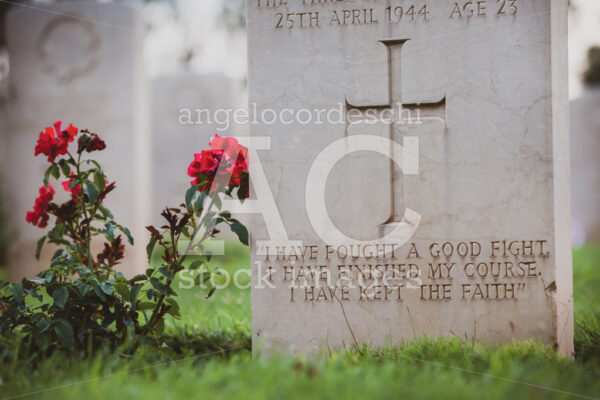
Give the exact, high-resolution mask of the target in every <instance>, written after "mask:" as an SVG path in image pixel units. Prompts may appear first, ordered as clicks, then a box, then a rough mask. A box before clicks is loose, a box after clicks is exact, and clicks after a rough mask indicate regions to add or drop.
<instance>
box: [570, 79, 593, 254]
mask: <svg viewBox="0 0 600 400" xmlns="http://www.w3.org/2000/svg"><path fill="white" fill-rule="evenodd" d="M599 154H600V89H598V88H596V89H588V90H587V91H586V92H585V93H584V94H583V95H582V96H581V97H579V98H577V99H575V100H573V101H572V102H571V176H572V177H573V178H572V181H573V182H572V184H571V192H572V197H573V202H572V208H573V233H574V236H575V237H574V241H575V243H576V244H583V243H585V242H589V243H600V157H599Z"/></svg>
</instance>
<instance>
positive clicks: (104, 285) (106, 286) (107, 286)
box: [100, 282, 115, 296]
mask: <svg viewBox="0 0 600 400" xmlns="http://www.w3.org/2000/svg"><path fill="white" fill-rule="evenodd" d="M100 289H102V291H103V292H104V293H106V294H107V295H109V296H110V295H111V294H113V293H114V292H115V287H114V286H113V285H112V284H111V283H110V282H101V283H100Z"/></svg>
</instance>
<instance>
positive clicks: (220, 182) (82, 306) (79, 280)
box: [0, 121, 249, 354]
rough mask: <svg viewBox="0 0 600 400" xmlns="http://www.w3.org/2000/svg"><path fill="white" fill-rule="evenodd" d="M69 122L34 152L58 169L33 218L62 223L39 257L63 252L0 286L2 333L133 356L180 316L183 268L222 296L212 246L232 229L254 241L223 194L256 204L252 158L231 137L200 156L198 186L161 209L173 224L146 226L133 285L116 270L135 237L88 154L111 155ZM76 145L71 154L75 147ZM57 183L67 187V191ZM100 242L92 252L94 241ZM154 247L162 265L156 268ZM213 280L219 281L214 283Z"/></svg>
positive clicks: (41, 223)
mask: <svg viewBox="0 0 600 400" xmlns="http://www.w3.org/2000/svg"><path fill="white" fill-rule="evenodd" d="M61 126H62V124H61V122H60V121H59V122H56V123H55V124H54V126H53V127H48V128H45V129H44V130H43V131H42V132H41V133H40V135H39V138H38V141H37V145H36V146H35V153H34V154H35V155H36V156H38V155H44V156H46V157H47V161H48V162H49V163H50V165H49V167H48V169H47V170H46V173H45V174H44V178H43V185H42V186H41V187H40V188H39V196H38V197H37V199H36V200H35V202H34V205H33V209H32V210H31V211H29V212H27V215H26V221H27V222H28V223H31V224H33V225H35V226H37V227H39V228H46V227H47V226H48V225H49V222H50V219H51V217H54V226H53V227H52V229H50V230H49V231H48V232H47V234H45V235H44V236H43V237H42V238H41V239H40V240H39V242H38V246H37V250H36V257H38V259H39V255H40V252H41V250H42V248H43V246H44V245H45V243H51V244H53V245H55V246H57V247H58V249H57V250H56V251H55V252H54V255H53V256H52V258H51V261H50V267H49V268H48V269H47V270H45V271H42V272H40V273H39V274H38V276H37V279H34V280H29V279H23V281H22V282H17V283H9V282H0V314H1V315H0V332H1V333H2V335H9V334H16V335H23V336H24V337H26V338H28V339H29V341H30V342H31V343H32V350H33V351H34V352H36V353H38V354H46V353H50V352H53V351H55V350H57V349H60V350H63V351H69V352H78V353H83V354H86V353H88V352H89V351H93V350H95V349H98V348H105V347H109V348H116V347H120V346H123V348H124V349H125V351H127V352H133V351H135V350H136V349H137V348H138V346H139V345H141V344H149V345H157V344H158V343H159V341H158V339H159V337H160V335H161V333H162V331H163V329H164V318H165V316H166V315H172V316H173V317H175V318H178V317H179V305H178V303H177V301H176V293H175V291H174V290H173V288H172V284H173V282H174V280H175V279H176V276H177V273H179V272H180V271H182V270H185V269H188V270H197V272H198V273H197V281H198V283H203V284H205V285H206V289H207V290H208V296H207V297H209V296H211V295H212V294H213V293H214V292H215V286H214V279H212V280H211V277H212V278H214V276H215V275H216V274H218V271H211V270H210V269H209V267H208V262H209V260H210V256H209V255H207V254H206V253H205V252H204V242H205V241H206V240H208V239H209V238H211V237H214V236H215V235H216V234H217V233H218V232H219V228H220V226H223V225H227V226H229V227H230V228H231V230H232V231H233V232H235V233H236V234H237V236H238V237H239V239H240V241H242V242H243V243H244V244H248V231H247V230H246V228H245V227H244V226H243V225H242V224H241V223H240V222H239V221H238V220H236V219H234V218H232V217H231V213H229V212H227V211H220V208H221V200H220V197H221V196H223V195H225V196H230V197H233V196H234V194H235V195H236V196H237V198H238V199H240V200H241V201H243V200H244V199H245V198H247V197H248V186H249V184H248V179H249V178H248V151H247V149H246V148H245V147H243V146H241V145H240V144H239V143H238V142H237V140H235V139H233V138H224V137H220V136H218V135H217V136H215V138H214V139H213V140H212V141H211V142H210V144H209V145H210V149H209V150H204V151H202V152H200V153H197V154H195V156H194V159H193V161H192V162H191V164H190V166H189V168H188V175H189V176H190V177H192V178H194V180H193V181H192V185H191V187H190V188H189V190H187V192H186V194H185V201H184V202H183V203H182V204H181V205H179V206H178V207H168V208H165V210H164V211H163V212H162V217H163V218H164V219H165V224H164V225H163V226H161V227H159V228H157V227H154V226H148V227H147V229H148V231H149V232H150V235H151V238H150V241H149V243H148V245H147V247H146V250H147V254H148V261H149V266H148V268H147V269H146V272H145V273H144V274H140V275H136V276H134V277H133V278H126V277H125V276H124V275H123V274H122V273H120V272H118V271H117V270H116V269H115V267H116V266H117V265H119V263H120V262H121V261H122V260H123V258H124V257H125V254H126V243H125V241H127V242H128V243H129V244H130V245H133V237H132V236H131V234H130V232H129V230H128V229H127V228H126V227H124V226H122V225H121V224H119V223H118V222H117V221H116V220H115V217H114V216H113V214H112V212H111V211H110V210H109V209H108V208H106V207H105V205H104V201H105V199H106V197H107V196H108V195H109V194H110V193H111V192H112V191H113V190H115V189H116V183H115V182H109V180H108V179H107V177H106V175H105V173H104V171H103V169H102V167H101V165H100V164H99V163H98V162H97V161H95V160H93V159H86V157H87V154H90V153H92V152H95V151H102V150H104V149H106V143H105V142H104V141H103V140H102V139H101V138H100V137H99V136H98V135H97V134H95V133H92V132H90V131H87V130H81V131H80V130H79V129H78V128H76V127H75V126H73V125H72V124H70V125H69V126H68V127H67V129H65V130H62V128H61ZM78 135H79V138H78V140H77V149H76V152H75V153H73V152H72V151H73V149H70V144H71V143H73V142H74V141H75V138H76V137H77V136H78ZM61 177H62V178H63V179H64V180H62V181H60V183H61V185H60V186H62V188H63V189H64V191H65V192H67V193H68V194H69V195H70V196H69V200H67V201H66V202H64V203H61V204H57V203H55V202H54V197H55V195H56V190H55V189H54V186H53V185H52V184H51V183H50V182H49V181H50V179H51V178H54V179H55V180H60V179H61ZM60 186H59V187H60ZM96 241H102V242H103V244H102V250H101V251H100V252H99V253H97V254H94V252H93V251H92V248H93V246H92V242H96ZM155 250H158V251H157V253H159V254H160V257H161V260H162V261H161V262H160V263H156V264H157V265H153V263H152V259H153V254H154V253H155ZM211 282H212V283H211Z"/></svg>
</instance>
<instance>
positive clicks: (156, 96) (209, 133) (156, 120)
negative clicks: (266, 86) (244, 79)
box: [151, 72, 240, 224]
mask: <svg viewBox="0 0 600 400" xmlns="http://www.w3.org/2000/svg"><path fill="white" fill-rule="evenodd" d="M239 92H240V90H238V88H237V87H236V82H235V81H234V80H232V79H230V78H227V77H225V76H224V75H220V74H212V75H198V74H194V73H191V72H181V73H178V74H173V75H168V76H163V77H160V78H157V79H155V80H154V81H153V82H152V160H153V162H152V176H153V185H152V195H151V199H152V207H151V209H152V213H151V221H152V223H153V224H160V223H161V222H163V221H162V220H161V217H160V212H161V211H162V210H163V209H164V208H165V207H166V206H169V207H176V206H178V205H179V204H181V203H183V202H184V195H185V192H186V190H187V189H188V188H189V187H190V181H191V180H192V178H190V177H188V176H187V168H188V165H189V164H190V162H191V161H192V160H193V158H194V153H199V152H200V151H202V150H205V149H208V142H209V141H210V139H211V138H212V137H213V136H214V135H215V134H219V135H220V136H235V135H236V134H239V128H236V126H235V125H234V123H233V122H232V121H231V119H230V118H229V117H228V116H227V115H226V114H227V113H228V110H233V109H235V107H237V106H239V103H240V100H239V98H238V97H236V93H239Z"/></svg>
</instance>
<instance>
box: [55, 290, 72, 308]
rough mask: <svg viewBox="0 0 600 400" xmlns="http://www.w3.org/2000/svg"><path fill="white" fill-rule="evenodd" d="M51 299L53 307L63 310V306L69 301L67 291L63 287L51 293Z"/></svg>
mask: <svg viewBox="0 0 600 400" xmlns="http://www.w3.org/2000/svg"><path fill="white" fill-rule="evenodd" d="M52 298H53V299H54V305H56V306H57V307H58V308H65V304H67V300H68V299H69V291H68V290H67V288H66V287H64V286H63V287H61V288H60V289H58V290H55V291H54V293H52Z"/></svg>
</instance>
